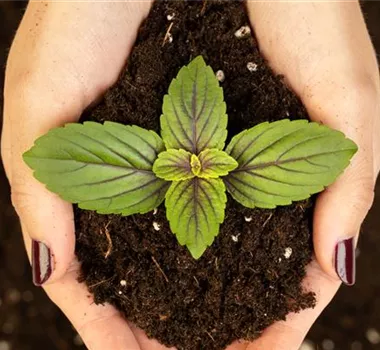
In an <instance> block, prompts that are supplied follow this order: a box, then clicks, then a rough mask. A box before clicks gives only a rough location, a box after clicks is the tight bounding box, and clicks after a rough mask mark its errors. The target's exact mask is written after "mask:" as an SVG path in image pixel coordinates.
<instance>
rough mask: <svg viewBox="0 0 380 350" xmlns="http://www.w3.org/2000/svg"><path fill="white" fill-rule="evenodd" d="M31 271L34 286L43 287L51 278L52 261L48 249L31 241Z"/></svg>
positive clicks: (42, 244) (39, 243)
mask: <svg viewBox="0 0 380 350" xmlns="http://www.w3.org/2000/svg"><path fill="white" fill-rule="evenodd" d="M32 270H33V283H34V284H35V285H36V286H41V285H43V284H44V283H45V282H46V281H47V280H48V279H49V278H50V276H51V273H52V261H51V253H50V249H49V247H48V246H47V245H46V244H44V243H42V242H38V241H35V240H33V241H32Z"/></svg>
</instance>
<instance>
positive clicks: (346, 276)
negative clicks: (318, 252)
mask: <svg viewBox="0 0 380 350" xmlns="http://www.w3.org/2000/svg"><path fill="white" fill-rule="evenodd" d="M335 270H336V273H337V274H338V276H339V278H340V279H341V280H342V282H344V283H345V284H346V285H348V286H352V285H353V284H355V275H356V262H355V239H354V237H352V238H349V239H345V240H343V241H340V242H338V244H337V245H336V247H335Z"/></svg>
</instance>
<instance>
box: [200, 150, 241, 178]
mask: <svg viewBox="0 0 380 350" xmlns="http://www.w3.org/2000/svg"><path fill="white" fill-rule="evenodd" d="M199 161H200V163H201V171H200V172H199V175H198V176H199V177H204V178H217V177H219V176H225V175H227V174H228V173H229V172H230V171H232V170H234V169H235V168H237V167H238V165H239V164H238V162H237V161H236V160H235V159H233V158H232V157H231V156H229V155H228V154H227V153H226V152H223V151H219V150H217V149H215V148H214V149H206V150H204V151H202V152H201V153H200V154H199Z"/></svg>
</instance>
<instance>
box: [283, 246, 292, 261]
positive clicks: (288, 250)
mask: <svg viewBox="0 0 380 350" xmlns="http://www.w3.org/2000/svg"><path fill="white" fill-rule="evenodd" d="M292 253H293V249H292V248H290V247H287V248H285V251H284V257H285V259H289V258H290V257H291V256H292Z"/></svg>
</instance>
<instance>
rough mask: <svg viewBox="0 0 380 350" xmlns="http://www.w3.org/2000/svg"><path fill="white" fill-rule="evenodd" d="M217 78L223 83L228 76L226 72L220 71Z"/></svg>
mask: <svg viewBox="0 0 380 350" xmlns="http://www.w3.org/2000/svg"><path fill="white" fill-rule="evenodd" d="M215 76H216V79H218V80H219V81H220V82H221V83H223V81H224V79H226V76H225V75H224V72H223V71H222V70H218V71H217V72H216V74H215Z"/></svg>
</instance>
